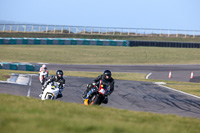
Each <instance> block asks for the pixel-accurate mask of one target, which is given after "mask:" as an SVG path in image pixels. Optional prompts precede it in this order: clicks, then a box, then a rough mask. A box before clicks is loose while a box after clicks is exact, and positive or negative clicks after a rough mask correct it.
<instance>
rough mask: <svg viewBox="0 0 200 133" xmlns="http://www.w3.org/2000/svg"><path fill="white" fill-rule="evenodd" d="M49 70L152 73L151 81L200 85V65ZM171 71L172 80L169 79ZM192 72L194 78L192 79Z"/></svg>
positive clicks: (51, 67) (63, 66) (55, 66)
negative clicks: (172, 81) (195, 83)
mask: <svg viewBox="0 0 200 133" xmlns="http://www.w3.org/2000/svg"><path fill="white" fill-rule="evenodd" d="M47 67H48V69H49V70H58V69H61V70H64V71H89V72H103V71H104V70H105V69H110V70H111V71H112V72H126V73H129V72H133V73H146V74H148V73H152V74H151V75H150V76H149V79H161V80H175V81H184V82H198V83H200V65H67V64H47ZM169 71H171V72H172V78H170V79H169V78H168V75H169ZM191 72H193V73H194V78H193V79H190V76H191Z"/></svg>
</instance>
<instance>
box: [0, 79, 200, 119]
mask: <svg viewBox="0 0 200 133" xmlns="http://www.w3.org/2000/svg"><path fill="white" fill-rule="evenodd" d="M65 79H66V88H65V90H64V91H63V97H62V98H59V99H58V100H61V101H65V102H75V103H80V104H82V103H83V101H82V99H81V94H82V92H83V90H85V88H86V84H87V83H90V82H92V80H93V79H91V78H82V77H65ZM28 88H29V86H22V85H14V84H6V83H0V93H8V94H13V95H21V96H27V94H28ZM40 92H41V84H40V83H39V80H38V77H37V76H33V77H32V86H31V90H30V96H31V97H35V98H39V97H38V95H39V94H40ZM102 106H109V107H114V108H120V109H128V110H136V111H147V112H154V113H164V114H176V115H181V116H187V117H195V118H200V99H198V98H195V97H192V96H188V95H184V94H181V93H179V92H175V91H172V90H168V89H166V88H162V87H159V86H158V85H155V84H152V83H147V82H136V81H124V80H115V91H114V92H113V94H112V95H111V96H110V97H109V102H108V104H107V105H102Z"/></svg>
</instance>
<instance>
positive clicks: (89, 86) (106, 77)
mask: <svg viewBox="0 0 200 133" xmlns="http://www.w3.org/2000/svg"><path fill="white" fill-rule="evenodd" d="M100 80H105V81H107V82H109V83H110V90H109V95H110V94H111V93H112V92H113V91H114V83H115V81H114V79H113V78H112V73H111V71H110V70H105V71H104V72H103V74H102V75H99V76H98V77H97V78H95V79H94V82H93V83H90V84H87V89H86V91H84V92H83V96H82V97H83V99H85V98H86V96H87V94H88V92H89V91H90V90H91V89H92V87H93V86H95V84H96V83H97V82H98V81H100ZM103 103H105V104H107V103H108V97H105V99H104V102H103Z"/></svg>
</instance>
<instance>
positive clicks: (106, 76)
mask: <svg viewBox="0 0 200 133" xmlns="http://www.w3.org/2000/svg"><path fill="white" fill-rule="evenodd" d="M111 76H112V72H111V71H110V70H105V71H104V72H103V78H104V79H105V80H107V79H110V78H111Z"/></svg>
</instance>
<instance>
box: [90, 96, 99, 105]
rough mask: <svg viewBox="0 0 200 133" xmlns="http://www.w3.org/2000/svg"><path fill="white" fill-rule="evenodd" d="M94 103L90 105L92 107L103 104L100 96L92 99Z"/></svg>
mask: <svg viewBox="0 0 200 133" xmlns="http://www.w3.org/2000/svg"><path fill="white" fill-rule="evenodd" d="M92 99H93V100H92V102H91V103H90V105H100V104H101V102H100V98H99V95H94V96H93V97H92Z"/></svg>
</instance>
